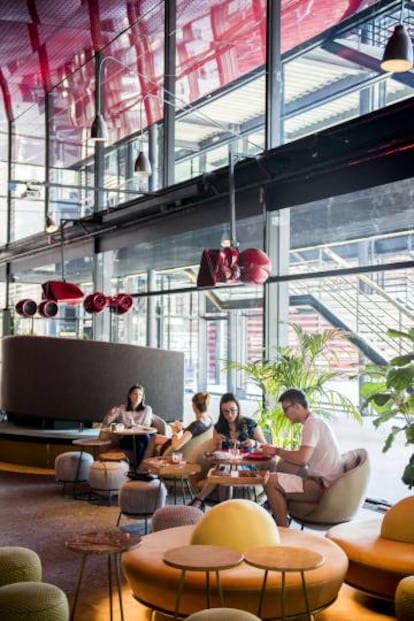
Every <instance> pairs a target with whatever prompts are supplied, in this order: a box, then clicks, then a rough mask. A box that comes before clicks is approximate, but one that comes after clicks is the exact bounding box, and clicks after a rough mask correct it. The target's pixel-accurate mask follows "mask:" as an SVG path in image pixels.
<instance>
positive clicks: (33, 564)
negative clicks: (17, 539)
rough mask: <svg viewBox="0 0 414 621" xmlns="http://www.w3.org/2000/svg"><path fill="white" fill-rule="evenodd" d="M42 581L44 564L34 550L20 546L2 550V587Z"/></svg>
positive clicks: (0, 570)
mask: <svg viewBox="0 0 414 621" xmlns="http://www.w3.org/2000/svg"><path fill="white" fill-rule="evenodd" d="M41 579H42V564H41V561H40V558H39V556H38V555H37V554H36V552H35V551H34V550H30V549H29V548H21V547H18V546H5V547H1V548H0V586H3V585H4V584H11V583H13V582H24V581H32V582H37V581H40V580H41Z"/></svg>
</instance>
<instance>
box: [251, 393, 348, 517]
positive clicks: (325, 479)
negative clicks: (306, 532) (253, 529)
mask: <svg viewBox="0 0 414 621" xmlns="http://www.w3.org/2000/svg"><path fill="white" fill-rule="evenodd" d="M279 403H280V404H281V406H282V409H283V412H284V413H285V416H286V418H288V419H289V420H290V421H291V422H292V423H300V424H302V425H303V429H302V437H301V442H300V447H299V449H298V450H296V451H289V450H287V449H284V448H281V447H276V446H264V447H263V451H264V452H265V454H266V455H268V456H274V455H277V456H278V457H279V458H280V460H279V462H278V464H277V472H276V473H273V474H271V473H266V475H265V484H264V488H265V491H266V494H267V498H268V501H269V505H270V509H271V511H272V513H273V516H274V518H275V520H276V523H277V524H278V526H288V511H287V499H291V500H299V501H303V502H318V501H319V500H320V499H321V497H322V495H323V493H324V490H325V488H326V487H329V485H330V484H331V483H332V482H333V481H335V479H337V478H338V477H339V476H340V475H341V474H342V473H343V471H344V467H343V460H342V456H341V452H340V449H339V445H338V442H337V440H336V437H335V435H334V433H333V431H332V429H331V427H330V425H329V424H328V423H327V422H326V421H325V420H323V419H322V418H319V417H318V416H315V414H312V412H310V410H309V407H308V402H307V401H306V397H305V395H304V393H303V392H302V391H301V390H298V389H296V388H292V389H291V390H287V391H286V392H284V393H283V394H282V395H281V396H280V397H279ZM292 475H298V476H292Z"/></svg>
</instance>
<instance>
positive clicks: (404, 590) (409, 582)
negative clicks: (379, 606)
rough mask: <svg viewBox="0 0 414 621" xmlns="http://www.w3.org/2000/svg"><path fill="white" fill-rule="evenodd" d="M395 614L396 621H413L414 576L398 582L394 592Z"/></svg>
mask: <svg viewBox="0 0 414 621" xmlns="http://www.w3.org/2000/svg"><path fill="white" fill-rule="evenodd" d="M395 614H396V616H397V619H398V621H413V619H414V576H407V577H406V578H403V579H402V580H400V582H399V583H398V586H397V590H396V592H395Z"/></svg>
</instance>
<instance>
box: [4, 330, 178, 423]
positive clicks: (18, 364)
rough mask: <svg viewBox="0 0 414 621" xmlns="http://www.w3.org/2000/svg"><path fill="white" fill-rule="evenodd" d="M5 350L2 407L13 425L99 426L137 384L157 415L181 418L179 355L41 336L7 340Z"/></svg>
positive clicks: (162, 351)
mask: <svg viewBox="0 0 414 621" xmlns="http://www.w3.org/2000/svg"><path fill="white" fill-rule="evenodd" d="M1 346H2V365H1V382H0V386H1V393H0V398H1V401H0V407H1V408H3V409H4V410H6V412H8V413H9V414H10V415H11V417H12V419H13V420H14V421H15V422H18V420H19V417H21V418H22V419H23V418H31V417H35V418H36V417H41V418H47V419H57V420H59V419H60V420H71V421H80V422H97V421H101V420H102V418H103V416H104V414H105V412H106V411H107V410H108V409H109V408H110V407H112V406H113V405H117V404H119V403H123V402H125V399H126V393H127V391H128V388H129V387H130V386H132V384H136V383H139V384H142V385H143V386H144V387H145V394H146V402H147V403H148V404H149V405H151V406H152V408H153V410H154V412H155V413H156V414H158V415H159V416H161V417H162V418H164V419H165V420H174V419H177V418H182V413H183V406H184V354H182V353H181V352H173V351H166V350H161V349H153V348H150V347H138V346H135V345H123V344H118V343H103V342H100V341H86V340H77V339H65V338H54V337H41V336H8V337H4V338H3V339H2V341H1Z"/></svg>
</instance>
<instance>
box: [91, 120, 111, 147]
mask: <svg viewBox="0 0 414 621" xmlns="http://www.w3.org/2000/svg"><path fill="white" fill-rule="evenodd" d="M91 140H95V141H97V142H105V141H106V140H108V128H107V126H106V123H105V119H104V117H103V115H102V114H100V113H98V114H97V115H96V116H95V119H94V121H93V123H92V127H91Z"/></svg>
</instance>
